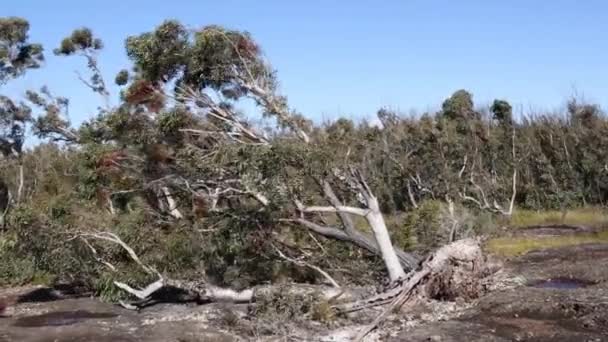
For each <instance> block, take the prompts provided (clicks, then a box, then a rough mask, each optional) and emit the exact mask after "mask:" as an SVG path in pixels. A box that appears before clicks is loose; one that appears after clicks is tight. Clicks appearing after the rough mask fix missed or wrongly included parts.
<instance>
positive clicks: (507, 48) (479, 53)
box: [0, 0, 608, 122]
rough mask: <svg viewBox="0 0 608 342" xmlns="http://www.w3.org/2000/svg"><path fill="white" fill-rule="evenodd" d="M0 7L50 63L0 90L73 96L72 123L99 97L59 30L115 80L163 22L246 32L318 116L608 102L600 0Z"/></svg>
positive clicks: (17, 0) (27, 0)
mask: <svg viewBox="0 0 608 342" xmlns="http://www.w3.org/2000/svg"><path fill="white" fill-rule="evenodd" d="M1 15H2V16H8V15H16V16H22V17H25V18H27V19H28V20H29V21H30V23H31V26H32V28H31V40H32V41H37V42H41V43H43V44H44V45H45V47H46V48H47V57H48V61H47V66H46V68H44V69H42V70H39V71H34V72H31V73H30V74H29V75H28V76H26V77H24V78H22V79H20V80H18V81H17V82H12V84H10V85H7V86H5V87H4V88H2V89H0V92H3V93H5V94H6V93H8V94H9V95H16V94H19V93H22V92H24V91H25V90H26V89H28V88H37V87H39V86H40V85H43V84H47V85H48V86H49V87H50V88H51V89H52V90H53V91H54V92H56V93H58V94H60V95H65V96H69V97H70V98H71V101H72V106H71V109H70V112H71V116H72V119H73V121H75V122H79V121H81V120H83V119H85V118H88V117H90V116H91V115H92V113H94V111H95V108H96V106H97V105H98V104H99V101H98V99H97V97H95V96H93V95H91V94H89V93H88V92H87V90H86V89H83V87H82V86H81V85H80V84H79V83H78V81H77V80H76V76H75V73H74V70H77V69H78V70H81V71H82V70H84V68H83V65H84V62H83V61H82V60H80V59H77V58H76V57H74V58H69V59H65V58H57V57H54V56H52V53H51V50H52V48H54V47H56V46H57V45H58V42H59V41H60V40H61V38H62V37H64V36H66V35H67V34H69V33H70V32H71V30H72V29H74V28H76V27H80V26H88V27H90V28H92V29H93V30H94V31H95V32H96V34H97V35H98V36H99V37H101V38H102V39H103V40H104V42H105V45H106V48H105V50H104V51H103V53H102V54H101V56H100V64H101V67H102V68H103V70H104V73H105V74H106V75H107V80H108V81H113V78H114V77H113V76H114V75H115V73H116V72H117V71H118V70H120V69H121V68H124V67H128V66H129V64H128V60H127V58H126V56H125V53H124V39H125V38H126V37H127V36H128V35H132V34H137V33H141V32H144V31H149V30H152V29H153V28H154V27H155V26H156V25H157V24H159V23H160V22H162V21H163V20H164V19H169V18H173V19H179V20H181V21H182V22H183V23H185V24H187V25H189V26H191V27H196V26H203V25H208V24H219V25H225V26H228V27H230V28H237V29H244V30H248V31H249V32H251V33H252V34H253V36H254V38H255V39H256V40H257V41H258V42H259V43H260V45H261V46H262V48H263V49H264V51H265V53H266V55H267V56H268V57H269V59H270V60H271V62H272V63H273V65H274V67H275V68H276V69H277V70H278V72H279V78H280V80H281V90H282V92H283V93H284V94H286V95H287V96H288V98H289V100H290V103H291V104H292V106H293V107H295V108H296V109H298V110H299V111H301V112H302V113H304V114H305V115H306V116H308V117H311V118H314V119H324V118H325V119H328V118H333V117H336V116H339V115H343V116H351V117H371V116H373V115H374V113H375V112H376V111H377V109H378V108H380V107H382V106H390V107H392V108H397V109H400V110H402V111H405V112H407V111H409V110H410V109H417V110H419V111H424V110H427V109H429V108H437V107H438V106H439V105H440V103H441V101H443V99H444V98H445V97H447V96H449V95H450V94H451V93H452V92H453V91H455V90H457V89H459V88H465V89H468V90H470V91H471V92H472V93H473V94H474V99H475V101H476V103H481V104H483V103H489V102H490V101H491V100H493V99H494V98H504V99H507V100H509V101H510V102H511V103H513V104H514V105H516V106H523V107H525V108H529V107H530V106H534V107H536V108H549V109H552V108H557V107H559V106H561V105H563V103H564V101H565V99H566V97H567V96H569V95H571V94H572V93H573V91H574V89H576V90H577V91H578V92H579V93H581V94H584V96H585V97H586V98H587V99H588V100H590V101H594V102H598V103H600V104H602V105H603V107H604V108H606V104H608V98H607V97H606V96H607V95H608V44H607V43H608V35H607V34H608V1H605V0H551V1H549V0H537V1H532V0H508V1H489V0H475V1H474V0H460V1H453V0H442V1H439V0H426V1H423V0H410V1H407V0H401V1H397V0H391V1H389V0H385V1H371V0H370V1H354V0H351V1H345V0H344V1H330V0H327V1H320V0H314V1H311V0H309V1H278V0H276V1H275V0H272V1H270V0H266V1H234V0H232V1H231V0H222V1H220V0H216V1H204V0H198V1H195V0H189V1H184V0H173V1H169V0H163V1H158V0H147V1H140V0H106V1H93V0H89V1H82V0H78V1H75V0H54V1H44V0H13V1H8V0H5V1H3V4H2V14H1ZM115 94H116V93H115Z"/></svg>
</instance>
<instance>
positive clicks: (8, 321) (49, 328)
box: [0, 228, 608, 342]
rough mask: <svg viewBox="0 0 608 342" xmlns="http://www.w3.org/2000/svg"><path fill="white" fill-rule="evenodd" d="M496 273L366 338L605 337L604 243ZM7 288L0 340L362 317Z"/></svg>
mask: <svg viewBox="0 0 608 342" xmlns="http://www.w3.org/2000/svg"><path fill="white" fill-rule="evenodd" d="M541 232H542V234H544V235H546V234H551V233H552V232H551V231H548V230H547V229H546V228H543V229H542V231H541ZM541 232H539V233H541ZM531 233H532V232H531V231H526V234H531ZM554 233H555V234H572V233H573V232H564V230H563V229H556V231H555V232H554ZM574 233H575V232H574ZM496 279H498V281H497V283H496V284H494V285H493V286H494V289H493V291H492V292H490V293H489V294H488V295H486V296H484V297H482V298H480V299H478V300H476V301H475V302H472V303H461V302H457V303H440V302H435V303H424V304H419V305H415V307H410V308H405V309H406V310H407V311H406V312H404V313H401V314H399V315H393V316H392V317H390V318H389V319H388V320H387V321H386V322H384V323H383V324H382V325H381V327H380V329H379V330H377V331H375V332H374V333H373V334H371V335H370V336H368V339H367V340H368V341H374V340H381V341H576V342H585V341H608V245H605V244H588V245H579V246H567V247H561V248H555V249H546V250H538V251H533V252H530V253H528V254H526V255H523V256H521V257H518V258H514V259H512V260H507V261H505V263H504V267H503V269H502V270H501V271H499V273H498V274H497V275H496ZM11 293H29V295H28V296H26V297H24V298H23V300H21V303H19V304H18V305H16V306H13V307H10V308H9V309H8V310H7V311H6V312H5V315H4V316H3V317H2V318H0V342H4V341H23V342H34V341H36V342H43V341H44V342H46V341H49V342H51V341H53V342H54V341H57V342H60V341H61V342H63V341H66V342H67V341H71V342H76V341H83V342H84V341H102V342H103V341H108V342H110V341H117V342H118V341H133V342H136V341H159V342H160V341H163V342H165V341H168V342H171V341H174V342H191V341H192V342H194V341H247V340H252V341H255V340H264V341H270V340H274V341H289V340H300V341H319V340H323V338H322V335H323V333H322V332H323V330H324V329H325V330H326V334H325V335H327V336H329V335H333V337H334V340H336V341H337V340H348V338H349V337H348V336H349V335H351V336H352V332H356V331H357V330H358V329H359V328H360V327H361V324H362V323H364V322H363V321H360V322H359V323H358V324H355V325H353V326H352V327H350V328H349V327H347V328H346V329H342V330H341V331H343V333H342V335H340V334H336V333H335V331H334V332H331V331H330V329H327V328H324V326H323V325H321V324H318V325H317V326H316V327H317V328H318V329H317V331H316V334H315V335H314V336H315V337H307V336H311V335H310V334H308V333H307V332H305V331H304V330H302V331H292V332H285V333H283V334H282V336H274V337H269V336H266V337H262V336H263V335H264V332H263V331H256V330H255V328H251V327H254V326H255V325H244V324H243V322H244V321H246V320H247V318H246V317H245V313H246V307H245V306H232V307H230V309H229V310H228V311H227V310H226V309H225V306H223V305H222V304H213V305H201V306H195V305H177V304H161V305H156V306H153V307H150V308H148V309H145V310H143V311H141V312H139V313H138V312H133V311H129V310H125V309H122V308H121V307H118V306H116V305H112V304H107V303H102V302H100V301H99V300H97V299H94V298H71V299H60V300H57V298H56V297H55V296H54V292H53V291H49V290H48V289H44V288H40V289H36V290H35V291H34V292H32V289H31V288H20V289H5V290H0V298H1V297H3V296H6V295H10V294H11ZM227 313H229V314H227ZM373 314H374V313H371V317H372V319H373ZM244 326H248V327H250V328H248V329H245V330H244V328H243V327H244ZM308 328H310V327H308ZM244 336H245V337H244ZM326 340H328V341H329V340H330V339H329V338H327V339H326Z"/></svg>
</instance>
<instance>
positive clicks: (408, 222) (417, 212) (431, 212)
mask: <svg viewBox="0 0 608 342" xmlns="http://www.w3.org/2000/svg"><path fill="white" fill-rule="evenodd" d="M441 207H442V203H441V202H438V201H432V200H431V201H425V202H423V203H420V206H419V207H418V208H416V209H414V210H412V211H411V212H409V213H408V214H407V216H406V217H405V219H404V220H403V223H402V224H401V226H400V227H396V228H397V229H395V231H394V232H393V234H392V237H393V240H394V241H395V244H396V245H398V246H400V247H402V248H403V249H406V250H408V249H412V248H413V247H416V248H424V249H428V248H435V247H437V246H438V245H439V244H440V243H442V242H443V241H444V240H445V236H444V235H442V234H444V232H442V231H441V228H442V227H441V223H442V222H441Z"/></svg>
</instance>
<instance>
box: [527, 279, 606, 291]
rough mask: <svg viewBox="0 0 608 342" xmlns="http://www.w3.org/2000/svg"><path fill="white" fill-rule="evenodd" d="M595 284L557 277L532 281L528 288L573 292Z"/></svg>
mask: <svg viewBox="0 0 608 342" xmlns="http://www.w3.org/2000/svg"><path fill="white" fill-rule="evenodd" d="M594 284H595V283H594V282H592V281H588V280H583V279H576V278H565V277H558V278H553V279H544V280H537V281H533V282H531V283H529V284H528V286H531V287H536V288H539V289H559V290H574V289H581V288H583V287H587V286H589V285H594Z"/></svg>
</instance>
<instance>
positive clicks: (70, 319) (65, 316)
mask: <svg viewBox="0 0 608 342" xmlns="http://www.w3.org/2000/svg"><path fill="white" fill-rule="evenodd" d="M116 316H118V315H116V314H113V313H109V312H90V311H85V310H76V311H55V312H49V313H45V314H41V315H34V316H26V317H21V318H19V319H17V320H15V323H13V325H14V326H16V327H29V328H31V327H46V326H60V325H72V324H76V323H79V322H84V321H85V320H87V319H102V318H111V317H116Z"/></svg>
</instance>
